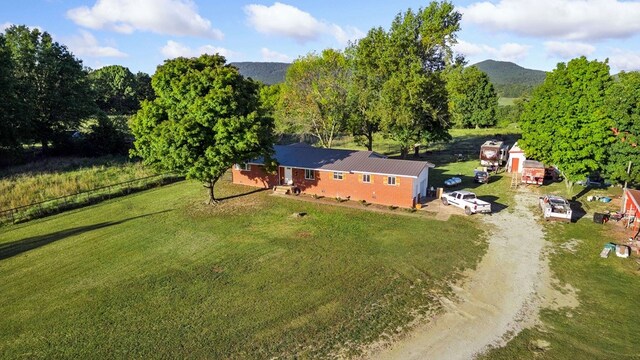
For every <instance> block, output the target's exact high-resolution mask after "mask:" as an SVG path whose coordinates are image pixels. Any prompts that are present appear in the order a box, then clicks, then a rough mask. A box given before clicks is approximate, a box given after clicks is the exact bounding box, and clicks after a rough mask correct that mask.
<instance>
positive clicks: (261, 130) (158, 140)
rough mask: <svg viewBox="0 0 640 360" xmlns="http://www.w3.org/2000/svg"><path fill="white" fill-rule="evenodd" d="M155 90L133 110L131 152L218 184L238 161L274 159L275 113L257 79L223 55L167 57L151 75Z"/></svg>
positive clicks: (211, 187) (163, 167) (211, 195)
mask: <svg viewBox="0 0 640 360" xmlns="http://www.w3.org/2000/svg"><path fill="white" fill-rule="evenodd" d="M152 86H153V89H154V91H155V94H156V96H157V97H156V98H155V99H154V100H153V101H144V102H143V103H142V108H141V109H140V110H139V111H138V113H137V114H136V115H134V117H133V119H132V121H131V129H132V132H133V134H134V136H135V137H136V139H135V142H134V147H135V149H134V150H133V151H132V155H137V156H140V157H142V159H143V160H144V163H145V164H148V165H152V166H154V167H156V168H158V169H161V170H166V171H174V172H179V173H182V174H185V175H186V176H187V178H192V179H197V180H200V181H202V182H204V184H205V187H207V188H208V189H209V191H208V193H209V203H216V202H217V200H216V198H215V195H214V186H215V184H216V182H217V181H218V179H220V177H222V175H223V174H224V173H225V172H226V171H227V170H229V168H230V167H231V166H232V165H233V164H235V163H242V162H246V161H248V160H251V159H254V158H258V157H263V158H264V161H265V164H267V165H273V161H272V154H273V134H272V132H273V119H272V118H270V117H268V116H265V115H264V110H263V109H262V108H261V106H260V101H259V95H258V85H257V84H256V83H254V82H253V81H251V80H247V79H245V78H244V77H243V76H242V75H240V73H239V72H238V69H237V68H235V67H233V66H228V65H225V58H224V57H222V56H220V55H202V56H200V57H198V58H190V59H187V58H176V59H173V60H167V61H165V63H164V64H163V65H161V66H159V67H158V69H157V70H156V73H155V74H154V76H153V78H152Z"/></svg>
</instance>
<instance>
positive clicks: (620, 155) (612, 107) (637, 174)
mask: <svg viewBox="0 0 640 360" xmlns="http://www.w3.org/2000/svg"><path fill="white" fill-rule="evenodd" d="M606 105H607V108H608V110H609V111H610V117H611V121H612V122H613V126H614V128H613V129H612V131H613V132H614V135H615V137H616V138H615V141H614V142H613V143H612V144H611V146H608V147H607V150H608V161H607V166H606V168H605V173H606V174H607V177H608V178H609V179H610V180H612V181H618V182H625V181H628V182H631V183H635V184H640V72H629V73H625V72H622V73H620V74H618V79H617V81H616V82H614V83H613V84H612V85H611V87H610V88H609V89H608V90H607V101H606ZM629 162H631V163H632V166H631V172H630V173H629V174H627V170H628V169H629Z"/></svg>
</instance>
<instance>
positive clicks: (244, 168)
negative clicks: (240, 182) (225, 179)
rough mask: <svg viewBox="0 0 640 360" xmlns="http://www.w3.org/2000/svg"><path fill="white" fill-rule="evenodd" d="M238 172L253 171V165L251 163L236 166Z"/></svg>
mask: <svg viewBox="0 0 640 360" xmlns="http://www.w3.org/2000/svg"><path fill="white" fill-rule="evenodd" d="M236 170H240V171H251V164H249V163H242V164H236Z"/></svg>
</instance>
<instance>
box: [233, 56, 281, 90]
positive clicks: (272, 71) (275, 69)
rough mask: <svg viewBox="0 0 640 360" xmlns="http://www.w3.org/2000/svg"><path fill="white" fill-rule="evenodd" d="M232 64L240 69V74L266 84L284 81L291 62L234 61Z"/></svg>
mask: <svg viewBox="0 0 640 360" xmlns="http://www.w3.org/2000/svg"><path fill="white" fill-rule="evenodd" d="M231 65H233V66H235V67H237V68H238V70H240V74H242V75H243V76H245V77H250V78H252V79H253V80H258V81H261V82H263V83H265V84H268V85H271V84H277V83H281V82H284V75H285V74H286V73H287V69H288V68H289V65H291V64H289V63H278V62H234V63H231Z"/></svg>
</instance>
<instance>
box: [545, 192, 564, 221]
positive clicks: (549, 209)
mask: <svg viewBox="0 0 640 360" xmlns="http://www.w3.org/2000/svg"><path fill="white" fill-rule="evenodd" d="M539 205H540V209H542V217H544V219H545V220H560V221H567V222H570V221H571V215H572V212H571V205H569V202H568V201H567V200H565V199H564V198H561V197H560V196H555V195H546V196H542V197H540V200H539Z"/></svg>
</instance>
